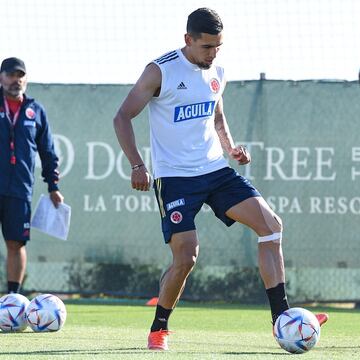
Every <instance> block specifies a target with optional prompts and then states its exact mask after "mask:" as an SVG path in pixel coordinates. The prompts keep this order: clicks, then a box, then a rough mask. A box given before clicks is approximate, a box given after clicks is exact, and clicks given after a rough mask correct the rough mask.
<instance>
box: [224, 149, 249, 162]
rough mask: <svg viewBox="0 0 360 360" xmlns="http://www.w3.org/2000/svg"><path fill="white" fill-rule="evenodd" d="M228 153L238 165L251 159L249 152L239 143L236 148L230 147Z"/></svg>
mask: <svg viewBox="0 0 360 360" xmlns="http://www.w3.org/2000/svg"><path fill="white" fill-rule="evenodd" d="M229 155H230V157H231V158H232V159H234V160H236V161H237V162H238V164H239V165H246V164H248V163H249V162H250V161H251V156H250V153H249V152H248V151H247V149H246V147H245V146H243V145H239V146H237V147H236V148H234V149H231V151H230V153H229Z"/></svg>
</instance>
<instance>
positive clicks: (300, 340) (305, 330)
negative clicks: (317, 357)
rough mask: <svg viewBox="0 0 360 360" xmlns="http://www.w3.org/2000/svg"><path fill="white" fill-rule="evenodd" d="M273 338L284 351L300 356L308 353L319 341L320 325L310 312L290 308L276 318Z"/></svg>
mask: <svg viewBox="0 0 360 360" xmlns="http://www.w3.org/2000/svg"><path fill="white" fill-rule="evenodd" d="M274 336H275V339H276V341H277V342H278V343H279V345H280V346H281V347H282V348H283V349H284V350H286V351H288V352H290V353H293V354H301V353H304V352H306V351H309V350H310V349H311V348H313V347H314V346H315V345H316V344H317V342H318V341H319V339H320V324H319V321H318V320H317V319H316V317H315V315H314V314H313V313H312V312H310V311H308V310H306V309H303V308H291V309H288V310H286V311H284V312H283V313H282V314H281V315H280V316H279V317H278V318H277V320H276V322H275V325H274Z"/></svg>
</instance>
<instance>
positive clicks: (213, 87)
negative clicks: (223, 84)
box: [210, 78, 220, 94]
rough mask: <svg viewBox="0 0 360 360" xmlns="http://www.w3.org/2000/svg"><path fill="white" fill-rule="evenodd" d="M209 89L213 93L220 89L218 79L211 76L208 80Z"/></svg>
mask: <svg viewBox="0 0 360 360" xmlns="http://www.w3.org/2000/svg"><path fill="white" fill-rule="evenodd" d="M210 89H211V91H212V92H213V93H215V94H217V93H218V92H219V90H220V83H219V80H218V79H215V78H212V79H211V80H210Z"/></svg>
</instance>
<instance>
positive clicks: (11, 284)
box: [8, 281, 21, 294]
mask: <svg viewBox="0 0 360 360" xmlns="http://www.w3.org/2000/svg"><path fill="white" fill-rule="evenodd" d="M20 286H21V284H20V283H18V282H15V281H8V293H9V294H11V293H19V291H20Z"/></svg>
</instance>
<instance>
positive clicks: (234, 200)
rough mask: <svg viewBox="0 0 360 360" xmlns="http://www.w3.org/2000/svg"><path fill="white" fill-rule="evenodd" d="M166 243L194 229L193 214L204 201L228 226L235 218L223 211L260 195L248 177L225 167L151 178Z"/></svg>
mask: <svg viewBox="0 0 360 360" xmlns="http://www.w3.org/2000/svg"><path fill="white" fill-rule="evenodd" d="M154 189H155V194H156V199H157V202H158V205H159V210H160V215H161V225H162V232H163V235H164V239H165V243H169V242H170V240H171V236H172V234H175V233H179V232H183V231H189V230H195V229H196V227H195V222H194V220H195V216H196V214H197V213H198V212H199V211H200V209H201V207H202V206H203V204H204V203H205V204H207V205H209V206H210V207H211V209H212V210H213V211H214V213H215V215H216V216H217V217H218V218H219V219H220V220H221V221H222V222H224V223H225V224H226V225H227V226H231V225H232V224H233V223H234V222H235V221H234V220H232V219H230V218H229V217H227V216H226V215H225V213H226V211H227V210H229V209H230V208H231V207H233V206H234V205H236V204H238V203H240V202H241V201H244V200H246V199H248V198H250V197H255V196H261V195H260V193H259V192H258V191H257V190H256V189H255V188H254V187H253V186H252V185H251V183H250V181H248V180H247V179H245V178H244V177H243V176H241V175H239V174H238V173H237V172H236V171H235V170H234V169H232V168H230V167H226V168H223V169H220V170H217V171H214V172H212V173H209V174H205V175H199V176H192V177H163V178H159V179H156V180H155V182H154Z"/></svg>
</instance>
